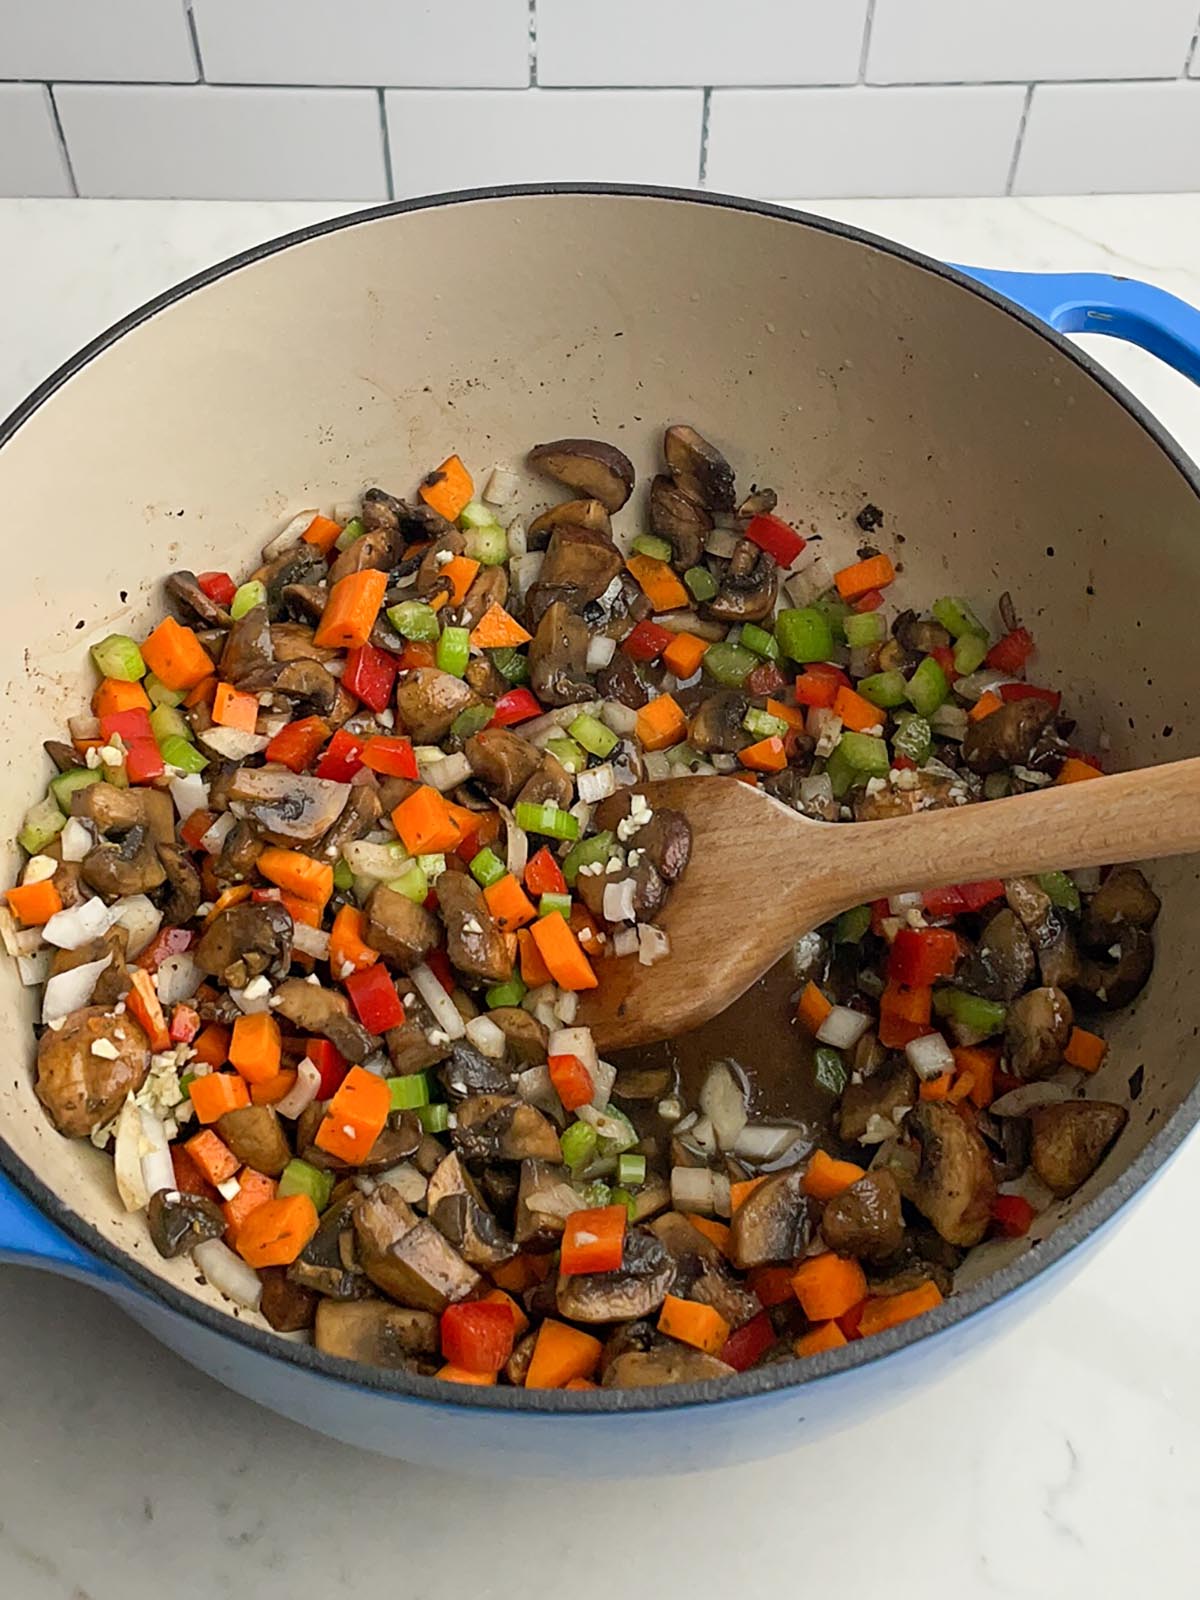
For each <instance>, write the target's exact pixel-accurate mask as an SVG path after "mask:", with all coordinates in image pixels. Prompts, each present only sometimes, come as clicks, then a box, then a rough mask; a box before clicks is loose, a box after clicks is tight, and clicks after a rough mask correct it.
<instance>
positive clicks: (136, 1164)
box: [113, 1095, 150, 1211]
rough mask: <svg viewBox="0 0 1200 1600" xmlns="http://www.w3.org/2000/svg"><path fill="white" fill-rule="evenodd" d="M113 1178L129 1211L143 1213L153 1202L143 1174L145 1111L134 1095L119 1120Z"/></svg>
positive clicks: (126, 1104)
mask: <svg viewBox="0 0 1200 1600" xmlns="http://www.w3.org/2000/svg"><path fill="white" fill-rule="evenodd" d="M113 1175H114V1176H115V1178H116V1180H117V1193H118V1195H120V1197H121V1204H122V1205H123V1206H124V1207H125V1209H126V1211H140V1210H141V1209H142V1207H143V1206H145V1205H146V1204H147V1202H148V1201H149V1199H150V1193H149V1190H148V1189H147V1188H146V1179H145V1176H144V1174H143V1172H142V1111H141V1107H140V1106H139V1105H138V1104H137V1102H136V1101H135V1100H134V1098H133V1096H132V1095H129V1097H128V1098H127V1099H126V1101H125V1104H124V1105H123V1106H122V1107H121V1111H120V1115H119V1116H118V1117H117V1130H116V1139H115V1140H114V1141H113Z"/></svg>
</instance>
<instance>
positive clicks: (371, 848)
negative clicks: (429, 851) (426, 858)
mask: <svg viewBox="0 0 1200 1600" xmlns="http://www.w3.org/2000/svg"><path fill="white" fill-rule="evenodd" d="M342 854H343V856H344V857H345V858H346V865H347V866H348V867H349V868H350V871H351V872H352V873H353V874H354V876H355V877H356V878H375V879H377V880H379V881H380V882H381V883H382V882H390V881H391V880H392V879H393V878H399V877H400V876H401V875H402V874H403V873H404V872H405V871H406V870H407V868H408V867H409V865H410V860H409V857H408V856H406V855H405V853H404V846H403V845H402V844H397V843H392V844H372V843H371V842H370V841H368V840H366V839H352V840H351V841H350V843H349V844H348V845H346V846H345V847H344V849H343V850H342Z"/></svg>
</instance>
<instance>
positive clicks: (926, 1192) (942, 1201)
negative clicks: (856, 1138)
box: [751, 1100, 996, 1245]
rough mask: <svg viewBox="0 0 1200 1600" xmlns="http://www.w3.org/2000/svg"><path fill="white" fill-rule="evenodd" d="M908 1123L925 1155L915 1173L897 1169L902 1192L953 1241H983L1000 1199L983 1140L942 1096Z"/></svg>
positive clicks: (923, 1103) (920, 1105) (918, 1107)
mask: <svg viewBox="0 0 1200 1600" xmlns="http://www.w3.org/2000/svg"><path fill="white" fill-rule="evenodd" d="M905 1127H906V1131H907V1132H908V1134H909V1135H910V1136H911V1137H912V1138H913V1139H915V1140H916V1143H917V1147H918V1150H919V1155H920V1159H919V1163H918V1166H917V1169H916V1172H915V1174H910V1173H908V1172H907V1171H906V1170H905V1169H903V1168H897V1169H895V1170H896V1178H897V1182H898V1183H899V1186H900V1192H901V1194H902V1195H903V1196H904V1198H905V1199H906V1200H908V1201H910V1202H911V1204H913V1205H914V1206H916V1208H917V1210H918V1211H920V1212H921V1213H922V1215H923V1216H925V1217H928V1219H929V1221H930V1222H932V1223H933V1226H934V1227H935V1228H936V1229H937V1231H938V1233H939V1234H941V1236H942V1238H943V1239H945V1240H946V1241H947V1243H949V1244H956V1245H973V1244H978V1243H979V1241H980V1240H981V1239H982V1238H983V1236H984V1234H985V1233H986V1232H987V1229H988V1224H989V1222H990V1221H991V1215H992V1202H993V1201H994V1200H995V1198H996V1180H995V1176H994V1175H993V1172H992V1160H991V1157H990V1156H989V1155H988V1150H987V1146H986V1145H985V1144H984V1142H983V1139H982V1138H981V1137H980V1135H979V1133H978V1132H977V1131H976V1130H975V1128H974V1127H973V1126H972V1125H971V1124H970V1123H969V1122H968V1121H967V1120H966V1118H965V1117H963V1116H961V1115H960V1114H959V1112H958V1111H957V1110H956V1109H955V1108H954V1107H953V1106H949V1105H943V1104H941V1103H940V1102H939V1101H936V1100H921V1101H919V1102H918V1104H917V1105H916V1106H915V1107H914V1108H913V1110H912V1111H911V1112H910V1114H909V1116H908V1120H907V1122H906V1124H905ZM876 1170H879V1169H876ZM751 1198H753V1196H752V1197H751Z"/></svg>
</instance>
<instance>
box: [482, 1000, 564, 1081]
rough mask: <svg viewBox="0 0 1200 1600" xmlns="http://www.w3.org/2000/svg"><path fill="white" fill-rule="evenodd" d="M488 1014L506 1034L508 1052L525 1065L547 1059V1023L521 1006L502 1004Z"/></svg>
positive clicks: (521, 1064)
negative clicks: (540, 1020)
mask: <svg viewBox="0 0 1200 1600" xmlns="http://www.w3.org/2000/svg"><path fill="white" fill-rule="evenodd" d="M488 1016H489V1017H490V1018H491V1020H492V1021H493V1022H494V1023H495V1024H496V1026H497V1027H498V1028H499V1029H500V1032H501V1033H502V1034H503V1035H504V1040H505V1044H506V1045H507V1047H508V1050H507V1054H508V1055H509V1056H510V1057H511V1058H512V1059H513V1060H514V1061H516V1062H517V1063H518V1065H520V1066H523V1067H528V1066H532V1065H533V1064H534V1063H535V1062H538V1061H544V1060H545V1059H546V1046H547V1044H548V1043H549V1040H550V1034H549V1031H548V1029H547V1028H546V1027H545V1025H544V1024H543V1023H541V1022H539V1021H538V1019H537V1018H536V1017H535V1016H531V1015H530V1013H529V1012H528V1011H523V1010H522V1009H521V1007H520V1006H500V1007H498V1008H497V1009H496V1010H495V1011H489V1012H488Z"/></svg>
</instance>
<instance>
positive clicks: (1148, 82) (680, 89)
mask: <svg viewBox="0 0 1200 1600" xmlns="http://www.w3.org/2000/svg"><path fill="white" fill-rule="evenodd" d="M0 3H2V0H0ZM1198 45H1200V29H1198V30H1197V34H1196V37H1195V39H1194V40H1193V43H1192V52H1191V53H1192V54H1195V53H1196V51H1197V46H1198ZM533 70H534V68H533V64H532V63H531V71H533ZM47 81H48V80H47V79H46V78H3V77H0V88H8V87H10V86H13V85H16V84H21V83H35V84H38V83H46V82H47ZM56 81H59V82H60V83H61V85H62V86H63V87H66V88H69V89H77V88H79V89H195V88H198V87H200V85H201V84H202V85H203V87H204V88H206V89H286V90H288V91H289V92H292V91H294V90H297V89H305V90H309V91H311V92H312V93H314V94H332V93H337V92H339V91H345V92H361V91H362V90H364V89H365V90H374V89H375V88H376V87H378V86H377V85H376V84H373V83H296V82H278V81H277V82H274V83H258V82H254V81H252V80H250V79H227V80H223V81H221V82H215V81H214V80H212V79H211V78H204V79H202V80H200V83H197V82H194V81H183V80H181V79H179V78H64V79H61V80H56ZM1179 81H1180V76H1179V74H1178V73H1177V74H1176V75H1175V76H1174V77H1171V78H1037V79H1034V80H1030V79H1029V78H936V79H935V78H924V79H916V80H908V79H906V80H905V81H903V82H899V81H898V82H896V83H868V84H863V83H861V82H856V81H854V80H852V79H849V78H832V79H829V80H827V81H826V80H818V81H815V82H812V83H722V84H717V85H711V86H707V87H716V88H719V89H721V90H722V92H725V91H729V92H731V93H735V94H765V95H777V94H807V93H808V92H809V90H811V89H858V88H866V89H869V90H870V91H871V93H872V94H881V95H882V94H887V93H888V92H889V91H890V90H892V89H1013V88H1020V89H1028V88H1030V87H1031V86H1032V87H1033V88H1038V87H1047V88H1058V89H1075V88H1094V87H1096V86H1097V85H1099V86H1100V87H1101V88H1127V87H1129V86H1131V85H1132V86H1136V87H1139V88H1151V87H1160V86H1162V85H1163V84H1170V83H1178V82H1179ZM1186 81H1187V82H1189V83H1192V84H1195V86H1196V88H1197V91H1198V92H1200V80H1198V79H1187V80H1186ZM388 87H389V88H393V89H399V90H400V91H401V92H403V93H406V94H443V95H444V94H474V93H481V92H483V93H489V94H503V95H513V96H516V95H522V94H526V93H528V91H529V90H530V89H538V90H539V92H540V93H541V94H544V95H556V96H557V95H589V94H613V93H622V94H686V93H687V92H688V91H690V90H694V89H704V88H705V87H706V85H705V84H702V83H581V84H567V83H557V84H548V85H540V84H538V83H535V82H532V81H531V82H530V83H527V84H389V85H388Z"/></svg>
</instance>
